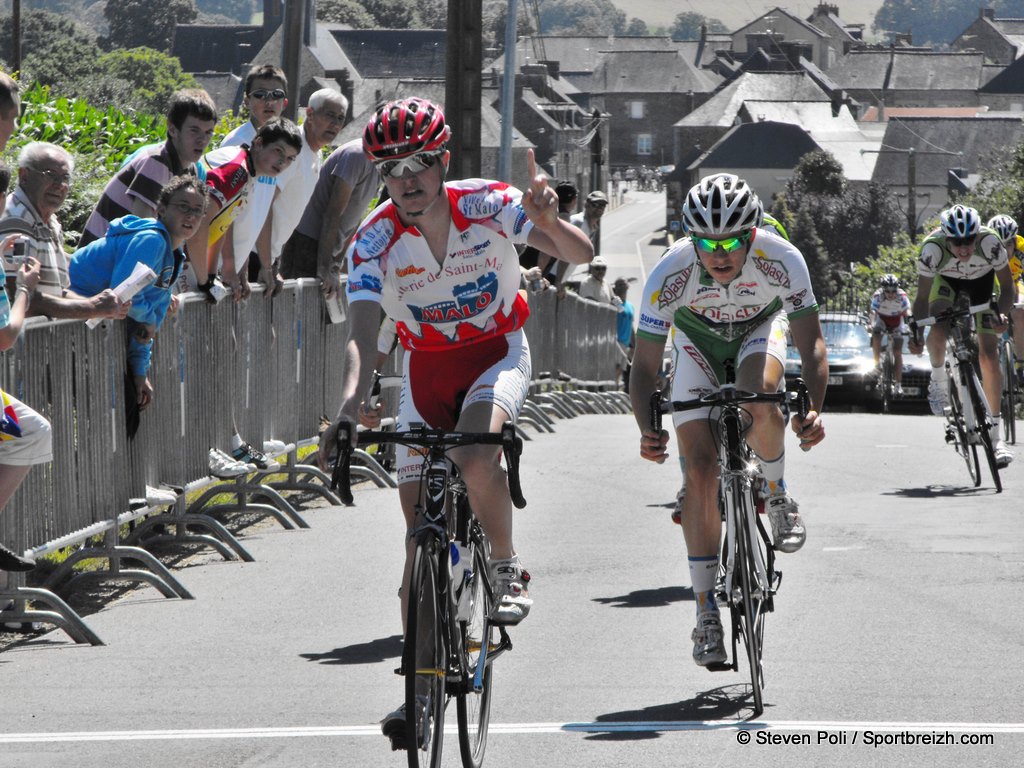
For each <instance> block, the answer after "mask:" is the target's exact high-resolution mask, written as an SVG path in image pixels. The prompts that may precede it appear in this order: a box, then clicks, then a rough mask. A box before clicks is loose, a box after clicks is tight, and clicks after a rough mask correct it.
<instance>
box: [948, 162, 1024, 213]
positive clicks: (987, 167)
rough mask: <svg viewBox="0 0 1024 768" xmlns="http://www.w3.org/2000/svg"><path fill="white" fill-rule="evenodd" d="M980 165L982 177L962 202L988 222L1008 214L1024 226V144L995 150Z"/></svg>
mask: <svg viewBox="0 0 1024 768" xmlns="http://www.w3.org/2000/svg"><path fill="white" fill-rule="evenodd" d="M979 165H980V167H982V168H983V169H984V170H983V171H982V174H981V180H980V181H979V182H978V184H977V185H975V187H974V188H973V189H972V190H971V192H970V194H968V195H967V196H966V197H965V198H964V199H963V200H962V201H961V202H963V203H964V204H965V205H970V206H972V207H973V208H977V209H978V212H979V213H980V214H981V215H982V217H983V218H984V219H985V220H986V221H988V219H990V218H991V217H993V216H995V215H996V214H997V213H1006V214H1009V215H1010V216H1012V217H1013V218H1014V219H1015V220H1016V221H1017V223H1018V224H1021V225H1022V228H1024V143H1021V144H1018V145H1017V146H1015V147H1005V148H1002V149H998V150H995V151H993V152H991V153H989V155H988V157H987V158H986V159H985V161H984V162H982V163H979Z"/></svg>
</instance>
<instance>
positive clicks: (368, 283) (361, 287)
mask: <svg viewBox="0 0 1024 768" xmlns="http://www.w3.org/2000/svg"><path fill="white" fill-rule="evenodd" d="M383 290H384V286H383V285H382V284H381V282H380V280H378V279H377V278H375V277H373V276H371V275H360V276H359V277H357V278H356V279H355V280H352V279H351V277H350V278H349V281H348V292H349V293H356V292H358V291H371V292H373V293H382V292H383Z"/></svg>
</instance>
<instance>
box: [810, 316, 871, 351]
mask: <svg viewBox="0 0 1024 768" xmlns="http://www.w3.org/2000/svg"><path fill="white" fill-rule="evenodd" d="M821 330H822V333H823V334H824V335H825V346H827V347H843V348H848V349H863V348H864V347H869V346H871V337H870V336H869V335H868V332H867V329H866V328H865V327H864V326H863V325H860V324H859V323H850V322H844V321H825V322H823V323H822V324H821Z"/></svg>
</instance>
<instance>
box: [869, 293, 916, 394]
mask: <svg viewBox="0 0 1024 768" xmlns="http://www.w3.org/2000/svg"><path fill="white" fill-rule="evenodd" d="M870 311H871V317H870V322H871V351H872V352H873V353H874V355H875V368H878V366H879V361H880V360H881V358H882V334H883V333H888V334H889V343H890V344H892V358H893V363H894V368H895V369H896V370H895V371H894V372H893V375H894V378H895V379H896V396H897V397H899V396H900V395H902V394H903V336H904V335H906V333H907V323H906V320H907V318H908V317H909V316H910V297H909V296H907V292H906V291H904V290H903V289H902V288H900V281H899V278H897V277H896V275H883V276H882V280H881V283H880V284H879V286H878V290H876V291H875V292H874V293H873V294H872V295H871V309H870Z"/></svg>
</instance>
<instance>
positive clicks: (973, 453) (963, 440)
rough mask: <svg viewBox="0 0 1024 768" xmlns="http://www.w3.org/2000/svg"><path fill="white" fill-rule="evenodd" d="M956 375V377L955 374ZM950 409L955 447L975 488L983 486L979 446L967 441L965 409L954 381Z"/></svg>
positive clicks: (950, 385) (951, 384)
mask: <svg viewBox="0 0 1024 768" xmlns="http://www.w3.org/2000/svg"><path fill="white" fill-rule="evenodd" d="M954 375H956V374H955V373H954ZM949 409H950V414H949V416H948V417H947V418H948V420H949V427H947V429H952V430H953V447H954V448H955V449H956V452H957V453H958V454H960V456H961V457H962V458H963V460H964V461H965V462H966V464H967V473H968V474H969V475H970V476H971V481H972V482H973V483H974V487H975V488H977V487H978V486H979V485H981V466H980V465H979V464H978V446H977V444H975V443H972V442H970V441H969V440H968V439H967V425H966V424H965V423H964V407H963V403H961V402H960V387H959V385H957V384H956V383H955V382H953V381H952V380H951V381H950V382H949Z"/></svg>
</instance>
